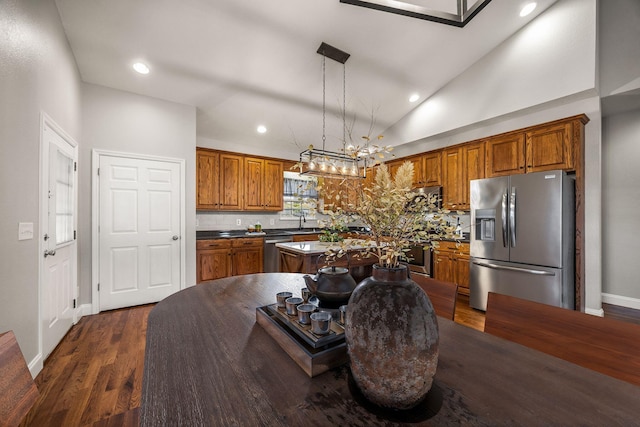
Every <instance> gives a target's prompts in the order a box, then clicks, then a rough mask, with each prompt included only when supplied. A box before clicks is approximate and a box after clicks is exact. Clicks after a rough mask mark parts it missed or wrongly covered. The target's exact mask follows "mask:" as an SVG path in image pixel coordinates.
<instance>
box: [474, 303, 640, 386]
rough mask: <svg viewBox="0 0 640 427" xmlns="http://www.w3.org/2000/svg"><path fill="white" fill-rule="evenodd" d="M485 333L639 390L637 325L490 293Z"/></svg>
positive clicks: (638, 328) (639, 359)
mask: <svg viewBox="0 0 640 427" xmlns="http://www.w3.org/2000/svg"><path fill="white" fill-rule="evenodd" d="M484 331H485V332H487V333H490V334H492V335H496V336H499V337H501V338H504V339H507V340H509V341H513V342H516V343H518V344H521V345H524V346H526V347H530V348H533V349H536V350H538V351H541V352H543V353H547V354H550V355H552V356H555V357H558V358H560V359H564V360H567V361H569V362H571V363H575V364H576V365H580V366H583V367H585V368H588V369H591V370H594V371H597V372H600V373H603V374H605V375H609V376H611V377H614V378H618V379H621V380H623V381H627V382H630V383H632V384H636V385H640V325H637V324H634V323H627V322H623V321H619V320H614V319H608V318H605V317H598V316H593V315H590V314H586V313H582V312H580V311H574V310H568V309H565V308H560V307H554V306H551V305H546V304H541V303H538V302H533V301H528V300H523V299H521V298H515V297H511V296H507V295H502V294H497V293H493V292H490V293H489V297H488V303H487V311H486V319H485V326H484Z"/></svg>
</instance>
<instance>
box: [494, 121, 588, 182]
mask: <svg viewBox="0 0 640 427" xmlns="http://www.w3.org/2000/svg"><path fill="white" fill-rule="evenodd" d="M587 121H588V119H587V118H586V117H585V116H577V117H571V118H568V119H563V120H558V121H555V122H551V123H546V124H543V125H539V126H533V127H530V128H527V129H525V130H523V131H521V132H513V133H508V134H504V135H498V136H495V137H492V138H489V139H488V140H487V149H486V156H487V169H486V175H487V177H493V176H502V175H512V174H519V173H530V172H541V171H546V170H554V169H562V170H565V171H574V170H575V169H576V164H577V162H578V160H577V159H576V157H577V153H579V152H580V144H581V139H582V132H583V126H584V125H585V123H586V122H587Z"/></svg>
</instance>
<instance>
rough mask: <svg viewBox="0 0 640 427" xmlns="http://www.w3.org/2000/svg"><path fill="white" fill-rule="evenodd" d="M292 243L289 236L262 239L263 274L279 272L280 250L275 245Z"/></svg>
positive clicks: (291, 238)
mask: <svg viewBox="0 0 640 427" xmlns="http://www.w3.org/2000/svg"><path fill="white" fill-rule="evenodd" d="M285 242H293V236H291V235H277V236H275V235H274V236H267V237H265V239H264V272H265V273H278V272H279V271H280V250H279V249H278V248H276V243H285Z"/></svg>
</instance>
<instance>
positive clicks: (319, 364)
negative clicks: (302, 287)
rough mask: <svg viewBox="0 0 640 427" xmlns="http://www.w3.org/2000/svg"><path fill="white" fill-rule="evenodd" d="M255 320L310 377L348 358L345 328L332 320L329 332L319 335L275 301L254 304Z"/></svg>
mask: <svg viewBox="0 0 640 427" xmlns="http://www.w3.org/2000/svg"><path fill="white" fill-rule="evenodd" d="M256 322H257V323H258V324H259V325H260V326H262V327H263V328H264V329H265V331H267V333H268V334H269V335H271V337H272V338H273V339H274V340H275V341H276V342H277V343H278V345H280V347H282V349H283V350H284V351H285V352H286V353H287V354H288V355H289V356H290V357H291V358H292V359H293V360H294V361H295V362H296V363H297V364H298V366H300V367H301V368H302V370H304V371H305V372H306V373H307V375H309V376H310V377H315V376H316V375H319V374H321V373H323V372H326V371H328V370H329V369H331V368H335V367H337V366H340V365H343V364H344V363H346V362H347V345H346V343H345V340H344V328H343V327H342V326H341V325H340V324H339V323H338V322H336V321H335V318H334V319H333V321H332V322H331V332H332V333H330V334H328V335H325V336H322V337H319V336H317V335H314V334H312V333H311V331H310V330H309V329H310V326H305V325H300V324H299V323H298V321H297V317H290V316H288V315H287V314H286V312H285V311H284V310H280V309H278V308H277V306H276V304H272V305H268V306H264V307H258V308H256Z"/></svg>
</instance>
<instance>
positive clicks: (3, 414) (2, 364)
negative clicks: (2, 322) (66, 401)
mask: <svg viewBox="0 0 640 427" xmlns="http://www.w3.org/2000/svg"><path fill="white" fill-rule="evenodd" d="M38 396H39V393H38V388H37V387H36V384H35V382H34V381H33V377H32V376H31V372H29V368H28V367H27V363H26V362H25V360H24V356H23V355H22V351H20V347H19V346H18V341H16V336H15V335H14V333H13V331H9V332H5V333H4V334H2V335H0V426H1V427H8V426H11V427H13V426H17V425H18V424H20V422H21V421H22V419H23V418H24V417H25V415H27V413H28V412H29V410H30V409H31V407H32V406H33V404H34V403H35V402H36V400H37V399H38Z"/></svg>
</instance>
